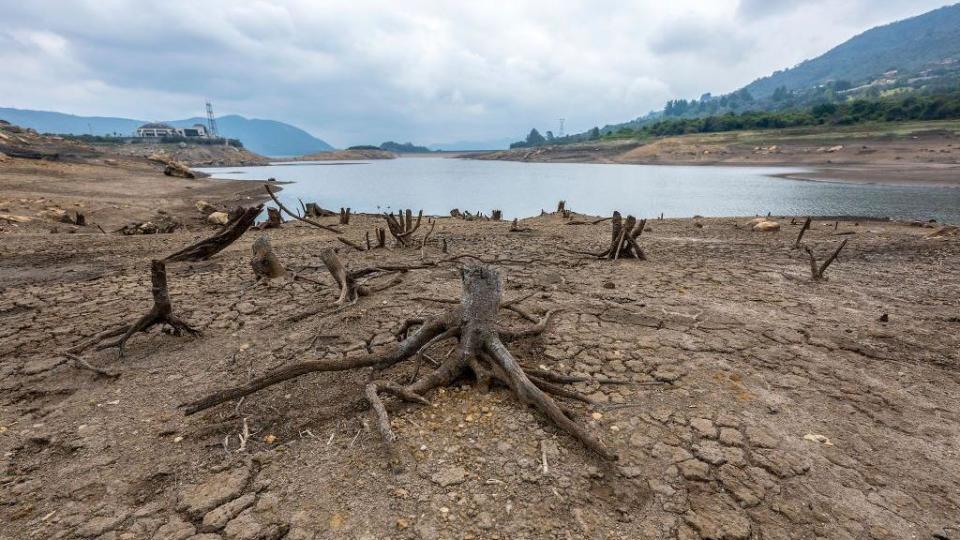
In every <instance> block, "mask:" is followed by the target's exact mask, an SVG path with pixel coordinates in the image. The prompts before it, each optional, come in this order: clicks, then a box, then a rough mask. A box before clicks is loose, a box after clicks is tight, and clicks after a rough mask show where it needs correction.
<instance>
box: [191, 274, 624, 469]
mask: <svg viewBox="0 0 960 540" xmlns="http://www.w3.org/2000/svg"><path fill="white" fill-rule="evenodd" d="M331 273H334V275H335V276H337V275H339V276H340V279H341V280H343V281H342V283H348V281H347V280H346V279H345V277H346V276H348V274H347V273H346V271H345V270H343V269H342V265H341V266H340V268H339V269H338V268H336V265H334V268H331ZM461 278H462V283H463V295H462V298H461V302H460V305H459V306H457V307H455V308H452V309H450V310H448V311H446V312H445V313H443V314H441V315H439V316H436V317H433V318H429V319H411V320H408V321H406V322H404V323H403V325H402V327H401V329H400V332H398V339H400V343H399V345H398V346H397V347H396V348H395V349H394V350H393V351H391V352H389V353H386V354H371V355H368V356H363V357H358V358H349V359H337V360H312V361H306V362H301V363H298V364H292V365H289V366H285V367H282V368H279V369H277V370H274V371H273V372H271V373H268V374H266V375H264V376H261V377H258V378H256V379H253V380H251V381H249V382H247V383H246V384H243V385H240V386H237V387H234V388H229V389H226V390H222V391H219V392H216V393H214V394H211V395H208V396H205V397H202V398H199V399H197V400H195V401H192V402H188V403H185V404H183V405H181V407H182V408H184V412H185V414H187V415H190V414H194V413H197V412H200V411H203V410H205V409H208V408H210V407H213V406H215V405H218V404H220V403H224V402H227V401H230V400H233V399H237V398H240V397H243V396H246V395H249V394H252V393H254V392H257V391H258V390H261V389H264V388H267V387H269V386H272V385H274V384H278V383H280V382H283V381H287V380H290V379H293V378H296V377H300V376H302V375H306V374H308V373H314V372H323V371H344V370H353V369H360V368H375V369H376V370H378V371H383V370H385V369H387V368H389V367H391V366H393V365H395V364H398V363H400V362H403V361H406V360H417V361H418V362H419V360H420V358H421V357H422V355H423V353H424V351H425V350H426V349H427V348H428V347H431V346H433V345H435V344H438V343H440V342H442V341H444V340H447V339H453V338H458V339H459V344H458V346H457V349H456V354H453V355H450V356H449V357H448V358H447V359H445V360H443V361H442V362H441V363H440V365H439V366H437V367H436V368H435V369H434V370H432V371H431V372H429V373H428V374H426V375H425V376H424V377H422V378H419V379H417V380H415V381H414V382H412V383H411V384H408V385H407V386H399V385H397V384H396V383H392V382H389V381H386V380H376V381H373V382H371V383H369V384H367V385H366V387H365V389H364V395H365V396H366V401H367V403H368V405H369V407H370V408H371V410H372V411H373V412H372V414H373V416H374V419H375V421H376V425H377V426H378V430H379V431H380V434H381V436H382V437H383V440H384V442H385V444H386V445H387V447H388V448H389V450H390V452H391V454H393V453H394V452H395V448H394V445H393V443H394V441H395V440H396V436H395V434H394V433H393V431H392V429H391V428H390V422H389V418H388V416H387V409H386V407H385V406H384V403H383V401H382V398H381V394H384V393H388V394H391V395H393V396H395V397H398V398H400V399H402V400H404V401H412V402H418V403H426V402H427V401H426V398H425V397H424V396H425V395H426V393H427V392H429V391H430V390H433V389H435V388H438V387H441V386H446V385H449V384H451V383H452V382H453V381H454V380H456V379H457V378H458V377H460V376H462V375H465V374H468V373H472V374H473V375H474V376H475V377H476V379H477V381H478V386H480V387H481V389H483V388H486V387H487V386H489V384H491V383H493V382H499V383H501V384H503V385H505V386H506V387H508V388H509V389H510V390H511V391H512V392H513V393H514V394H515V395H516V396H517V397H518V398H519V399H520V401H522V402H523V403H526V404H529V405H532V406H533V407H535V408H536V409H537V410H539V411H540V412H541V413H543V414H544V415H545V416H546V417H547V418H549V419H550V420H551V421H553V422H554V423H555V424H556V425H557V426H558V427H560V428H561V429H563V430H564V431H566V432H567V433H568V434H570V435H571V436H573V437H574V438H575V439H577V440H578V441H580V442H581V443H582V444H583V445H584V446H586V447H587V448H589V449H590V450H592V451H594V452H596V453H597V454H599V455H600V456H602V457H604V458H606V459H611V460H613V459H616V458H617V455H616V454H615V453H614V452H613V451H611V450H610V449H608V448H607V447H606V446H604V445H603V443H602V442H600V440H599V439H598V438H596V437H595V436H594V435H593V434H591V433H590V432H589V431H587V429H586V428H585V427H584V426H582V425H581V424H579V423H577V422H575V421H574V420H573V419H572V418H571V414H572V413H571V411H570V410H569V409H568V408H565V407H561V406H560V405H558V404H557V403H556V402H555V401H554V399H553V398H552V397H551V395H553V396H557V397H562V398H567V399H574V400H577V401H582V402H585V403H592V400H591V399H590V398H589V397H587V396H584V395H582V394H580V393H578V392H575V391H573V390H569V389H566V388H564V387H562V386H561V385H563V384H567V383H568V382H583V379H580V378H563V376H560V375H553V374H551V375H546V374H545V372H544V371H543V370H535V371H534V370H529V371H528V370H525V369H524V368H523V367H522V366H521V365H520V364H519V363H518V362H517V361H516V359H515V358H514V357H513V355H512V354H511V353H510V351H509V350H508V349H507V347H506V346H505V345H504V341H505V340H507V341H508V340H510V339H519V338H521V337H527V336H533V335H537V334H539V333H542V332H543V331H544V329H545V328H546V325H547V323H548V322H549V315H550V314H549V313H548V315H547V316H546V317H544V319H543V320H542V321H540V323H539V324H538V325H537V326H535V327H534V328H533V329H531V330H527V331H519V332H507V331H504V330H498V327H497V312H498V310H499V308H500V305H501V304H500V298H501V290H502V289H501V282H500V276H499V273H498V272H497V271H496V270H494V269H493V268H491V267H489V266H486V265H468V266H466V267H464V268H463V269H462V270H461ZM345 289H347V290H349V285H347V287H345ZM348 296H349V295H347V296H344V295H341V298H346V297H348ZM414 327H416V330H415V331H411V329H413V328H414ZM550 377H553V379H552V380H550Z"/></svg>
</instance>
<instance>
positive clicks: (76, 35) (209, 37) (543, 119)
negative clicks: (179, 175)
mask: <svg viewBox="0 0 960 540" xmlns="http://www.w3.org/2000/svg"><path fill="white" fill-rule="evenodd" d="M951 3H952V2H944V1H940V0H929V1H928V0H919V1H915V2H910V3H905V2H899V1H894V0H875V1H869V0H836V1H828V0H812V1H808V2H792V1H786V0H766V1H763V0H741V1H736V0H721V1H717V2H711V3H708V4H705V3H702V2H695V1H693V0H677V1H675V2H670V3H669V5H663V4H662V3H659V2H653V1H647V0H644V1H639V2H634V3H632V4H631V5H629V6H624V5H621V3H619V2H615V1H613V0H602V1H597V2H590V3H587V2H583V3H565V4H556V3H551V2H546V1H542V0H536V1H520V2H511V3H510V4H508V5H498V6H495V7H493V6H491V5H488V4H484V5H480V4H464V5H452V4H447V3H438V2H428V1H411V2H404V3H402V4H400V3H386V2H377V1H355V2H352V3H350V4H346V5H339V4H337V5H335V4H332V3H322V4H321V3H319V2H311V1H309V0H289V1H279V0H278V1H272V2H268V1H262V0H257V1H240V2H238V1H227V0H215V1H209V2H202V3H200V2H189V1H187V0H169V1H167V2H161V3H135V2H132V1H128V0H110V1H104V0H100V1H77V2H71V3H70V4H64V3H62V2H54V1H51V0H39V1H34V2H13V1H11V0H0V7H2V10H3V13H4V19H5V24H4V25H3V28H2V29H0V66H3V67H4V70H5V72H6V73H7V74H8V75H7V76H5V77H3V78H2V79H0V106H5V107H17V108H27V109H40V110H52V111H59V112H65V113H71V114H79V115H97V116H121V117H129V118H140V119H145V120H160V119H176V118H185V117H190V116H201V115H202V114H203V109H202V106H203V102H204V101H205V100H206V99H210V100H212V101H213V103H214V105H215V107H216V109H217V114H218V115H227V114H240V115H243V116H246V117H251V118H268V119H272V120H280V121H284V122H287V123H290V124H293V125H296V126H298V127H301V128H303V129H306V130H307V131H309V132H311V133H312V134H314V135H316V136H317V137H320V138H322V139H324V140H326V141H328V142H330V143H331V144H333V145H335V146H339V147H343V146H348V145H353V144H364V143H374V144H378V143H380V142H382V141H385V140H389V139H393V140H400V141H413V142H416V143H419V144H435V143H446V142H453V141H485V140H494V139H501V138H504V137H512V138H520V137H521V136H522V135H523V134H524V133H525V132H526V131H528V130H529V129H530V128H531V127H537V128H539V129H541V130H548V129H549V130H554V131H556V130H557V124H558V119H559V118H561V117H563V118H566V128H567V131H568V132H579V131H584V130H586V129H589V128H590V127H592V126H594V125H604V124H606V123H613V122H622V121H626V120H630V119H632V118H635V117H637V116H639V115H642V114H645V113H646V112H648V111H651V110H656V109H659V108H660V107H661V106H662V105H663V103H664V102H665V101H666V100H668V99H672V98H695V97H698V96H699V95H700V94H702V93H704V92H712V93H714V94H719V93H725V92H729V91H732V90H735V89H737V88H739V87H741V86H744V85H746V84H748V83H749V82H751V81H752V80H754V79H756V78H758V77H762V76H764V75H767V74H769V73H771V72H773V71H775V70H778V69H783V68H787V67H790V66H793V65H795V64H797V63H799V62H800V61H802V60H804V59H807V58H812V57H815V56H818V55H820V54H822V53H824V52H826V51H827V50H829V49H831V48H832V47H834V46H836V45H838V44H839V43H841V42H843V41H845V40H847V39H849V38H851V37H853V36H854V35H856V34H859V33H861V32H863V31H865V30H867V29H869V28H871V27H874V26H877V25H880V24H885V23H889V22H893V21H895V20H899V19H903V18H907V17H911V16H915V15H919V14H921V13H924V12H927V11H930V10H931V9H935V8H937V7H940V6H943V5H950V4H951Z"/></svg>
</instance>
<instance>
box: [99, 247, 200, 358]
mask: <svg viewBox="0 0 960 540" xmlns="http://www.w3.org/2000/svg"><path fill="white" fill-rule="evenodd" d="M150 281H151V283H152V285H153V287H152V289H151V291H152V293H153V307H152V308H151V309H150V311H149V312H147V314H146V315H144V316H143V317H140V319H138V320H137V322H135V323H133V325H131V326H130V327H129V328H128V329H127V330H126V332H124V333H123V335H122V336H120V338H119V339H116V340H114V341H109V342H106V343H103V342H101V343H99V344H97V350H102V349H110V348H113V347H116V348H117V354H118V355H119V356H120V357H121V358H122V357H123V352H124V345H126V343H127V340H129V339H130V337H131V336H133V335H134V334H136V333H137V332H146V331H147V330H149V329H150V328H151V327H153V326H154V325H157V324H168V325H170V327H172V328H173V333H174V334H176V335H181V334H183V333H187V334H191V335H196V334H199V333H200V332H199V331H198V330H195V329H193V328H191V327H190V325H188V324H187V323H185V322H184V321H182V320H180V319H179V318H178V317H177V316H176V315H174V314H173V304H172V303H171V302H170V291H169V289H167V269H166V266H165V265H164V262H163V261H156V260H154V261H151V262H150Z"/></svg>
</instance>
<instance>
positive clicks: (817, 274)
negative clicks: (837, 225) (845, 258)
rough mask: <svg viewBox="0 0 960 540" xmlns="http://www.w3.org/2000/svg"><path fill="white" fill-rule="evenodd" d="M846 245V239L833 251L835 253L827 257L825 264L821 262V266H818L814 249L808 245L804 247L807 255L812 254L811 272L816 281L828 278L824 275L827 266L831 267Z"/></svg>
mask: <svg viewBox="0 0 960 540" xmlns="http://www.w3.org/2000/svg"><path fill="white" fill-rule="evenodd" d="M846 245H847V241H846V240H844V241H843V242H840V245H839V246H837V249H836V250H835V251H834V252H833V254H831V255H830V256H829V257H827V259H826V260H825V261H823V264H821V265H820V266H819V267H818V266H817V259H816V258H815V257H814V256H813V251H811V250H810V248H809V247H807V246H804V247H803V249H804V250H805V251H806V252H807V255H809V256H810V274H811V276H812V277H813V280H814V281H823V280H825V279H827V278H825V277H823V273H824V272H826V271H827V268H829V267H830V265H831V264H833V261H835V260H836V258H837V256H838V255H840V251H841V250H842V249H843V248H844V246H846Z"/></svg>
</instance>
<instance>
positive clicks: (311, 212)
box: [300, 201, 337, 218]
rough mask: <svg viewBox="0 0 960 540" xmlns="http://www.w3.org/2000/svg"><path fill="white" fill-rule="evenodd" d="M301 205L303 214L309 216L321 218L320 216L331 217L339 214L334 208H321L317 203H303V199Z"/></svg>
mask: <svg viewBox="0 0 960 540" xmlns="http://www.w3.org/2000/svg"><path fill="white" fill-rule="evenodd" d="M300 206H301V207H302V208H303V215H305V216H307V217H313V218H320V217H330V216H335V215H337V213H336V212H334V211H332V210H327V209H326V208H320V206H319V205H318V204H317V203H313V202H308V203H307V204H303V201H300Z"/></svg>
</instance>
